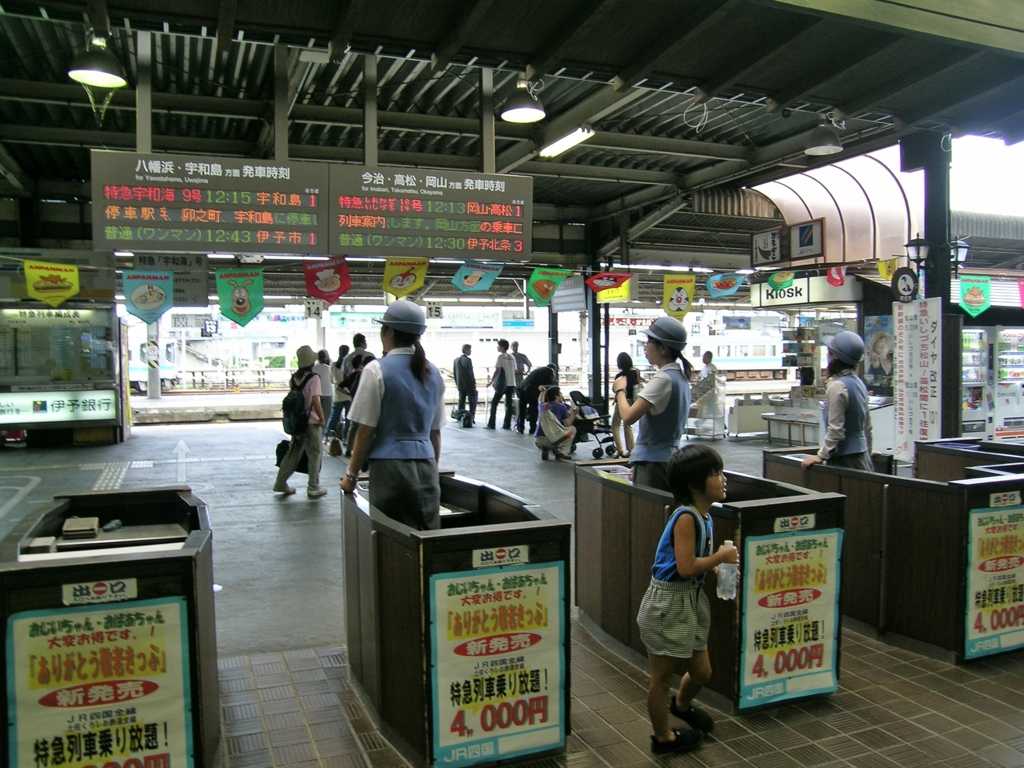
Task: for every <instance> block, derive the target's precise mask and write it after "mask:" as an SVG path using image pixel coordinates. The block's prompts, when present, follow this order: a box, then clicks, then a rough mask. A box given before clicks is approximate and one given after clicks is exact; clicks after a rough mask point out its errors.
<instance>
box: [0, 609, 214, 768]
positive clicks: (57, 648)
mask: <svg viewBox="0 0 1024 768" xmlns="http://www.w3.org/2000/svg"><path fill="white" fill-rule="evenodd" d="M185 617H186V613H185V599H184V598H182V597H170V598H160V599H157V600H138V601H129V602H122V603H110V604H105V605H102V606H83V607H75V608H62V609H47V610H39V611H25V612H23V613H15V614H12V615H11V616H10V618H9V619H8V620H7V701H8V718H9V724H8V743H9V763H8V765H11V766H27V765H36V766H41V765H50V766H54V765H59V766H62V768H83V767H84V766H87V765H102V764H106V765H111V764H115V765H120V766H133V765H163V766H191V765H193V764H194V762H193V744H192V694H191V686H190V682H189V680H190V677H189V660H188V659H189V653H188V648H189V645H188V631H187V621H186V618H185ZM42 756H45V759H41V757H42Z"/></svg>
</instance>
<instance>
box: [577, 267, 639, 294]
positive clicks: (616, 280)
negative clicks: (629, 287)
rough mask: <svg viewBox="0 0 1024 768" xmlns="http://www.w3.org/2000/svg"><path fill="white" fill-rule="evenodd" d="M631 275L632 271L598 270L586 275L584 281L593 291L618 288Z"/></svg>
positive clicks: (598, 291)
mask: <svg viewBox="0 0 1024 768" xmlns="http://www.w3.org/2000/svg"><path fill="white" fill-rule="evenodd" d="M632 276H633V273H632V272H598V273H597V274H594V275H591V276H590V277H588V278H587V279H586V280H584V281H583V282H585V283H586V284H587V285H588V286H589V287H590V290H592V291H593V292H594V293H600V292H601V291H607V290H609V289H610V288H618V287H619V286H620V285H622V284H623V283H624V282H626V281H627V280H629V278H631V277H632Z"/></svg>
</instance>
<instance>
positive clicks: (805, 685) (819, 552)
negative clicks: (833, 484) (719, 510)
mask: <svg viewBox="0 0 1024 768" xmlns="http://www.w3.org/2000/svg"><path fill="white" fill-rule="evenodd" d="M842 545H843V532H842V530H840V529H838V528H830V529H825V530H820V531H796V532H793V533H779V534H775V535H772V536H751V537H748V538H747V539H745V540H744V542H743V547H744V552H743V557H742V558H741V560H740V562H741V563H742V564H743V565H742V573H743V578H742V579H741V580H740V583H741V584H742V585H743V613H744V614H745V617H746V618H745V620H744V623H743V627H744V631H743V646H742V649H741V651H740V669H741V675H740V701H739V707H740V709H746V708H750V707H758V706H761V705H763V704H769V703H772V704H774V703H776V702H779V701H786V700H787V699H794V698H800V697H803V696H811V695H814V694H818V693H831V692H833V691H835V690H836V689H837V688H838V682H837V678H836V649H837V639H838V634H839V554H840V552H841V551H842Z"/></svg>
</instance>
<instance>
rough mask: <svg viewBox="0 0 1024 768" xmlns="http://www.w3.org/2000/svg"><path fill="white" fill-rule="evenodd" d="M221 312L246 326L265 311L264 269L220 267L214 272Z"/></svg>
mask: <svg viewBox="0 0 1024 768" xmlns="http://www.w3.org/2000/svg"><path fill="white" fill-rule="evenodd" d="M214 275H215V280H216V284H217V298H218V299H220V313H221V314H222V315H224V317H226V318H227V319H228V320H233V321H234V322H236V323H238V324H239V325H241V326H245V325H246V324H247V323H248V322H249V321H250V320H252V319H253V318H254V317H256V315H258V314H259V313H260V312H261V311H263V270H262V269H218V270H216V271H215V272H214Z"/></svg>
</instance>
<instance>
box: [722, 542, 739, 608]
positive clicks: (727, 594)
mask: <svg viewBox="0 0 1024 768" xmlns="http://www.w3.org/2000/svg"><path fill="white" fill-rule="evenodd" d="M725 546H727V547H731V546H732V541H731V540H726V541H725ZM718 596H719V597H720V598H721V599H722V600H735V599H736V566H735V565H734V564H732V563H720V564H719V566H718Z"/></svg>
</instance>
